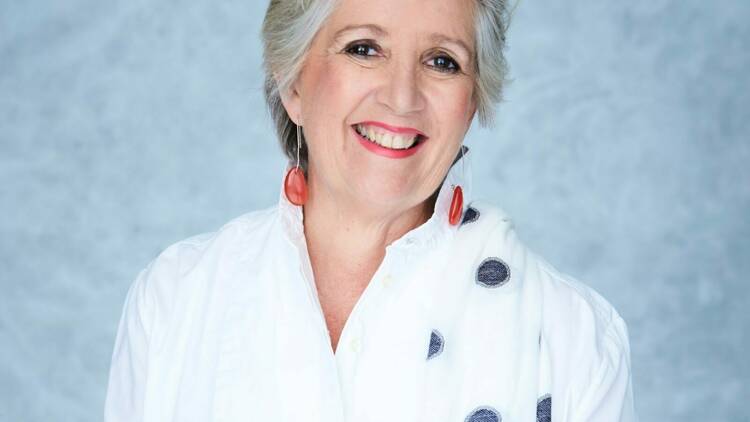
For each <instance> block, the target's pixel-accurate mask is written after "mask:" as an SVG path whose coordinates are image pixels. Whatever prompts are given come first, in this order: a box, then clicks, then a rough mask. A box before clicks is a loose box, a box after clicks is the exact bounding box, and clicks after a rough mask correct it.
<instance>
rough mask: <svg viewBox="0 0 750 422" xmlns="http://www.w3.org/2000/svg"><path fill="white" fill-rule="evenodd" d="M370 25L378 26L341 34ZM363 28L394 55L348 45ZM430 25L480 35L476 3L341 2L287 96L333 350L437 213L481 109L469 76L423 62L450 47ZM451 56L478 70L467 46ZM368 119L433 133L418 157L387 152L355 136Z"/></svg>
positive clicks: (443, 31) (451, 34)
mask: <svg viewBox="0 0 750 422" xmlns="http://www.w3.org/2000/svg"><path fill="white" fill-rule="evenodd" d="M426 9H429V10H426ZM394 10H398V13H394ZM363 23H364V24H366V25H367V24H371V25H377V26H378V27H379V29H375V30H373V29H372V28H369V29H365V30H363V29H361V28H357V29H351V28H350V29H349V30H347V31H346V32H345V33H341V32H340V31H341V29H342V28H345V27H348V26H351V25H358V26H359V25H362V24H363ZM336 34H338V35H339V36H338V38H339V39H338V40H337V39H335V38H336V37H335V36H336ZM361 34H367V37H364V38H367V39H372V40H374V41H375V42H377V43H378V45H379V46H380V47H381V48H383V49H384V50H385V49H386V48H387V52H388V54H382V55H381V56H379V57H376V58H366V59H365V58H360V57H352V56H351V55H349V54H346V53H344V52H342V50H343V49H344V47H345V46H346V45H347V44H348V43H350V42H352V41H356V40H360V39H363V38H362V37H361ZM434 34H440V35H438V38H459V39H463V40H464V42H465V43H466V44H467V45H469V44H471V45H473V42H474V40H473V38H472V37H471V36H469V35H466V34H473V16H472V12H471V7H466V3H465V2H463V1H462V0H432V1H430V7H429V8H425V6H424V0H422V1H418V0H377V1H375V0H372V1H361V0H360V1H356V0H344V1H342V2H341V3H340V4H339V5H338V7H337V9H336V10H334V12H333V14H332V15H331V16H330V18H329V20H328V21H327V23H326V24H325V25H324V26H323V28H321V30H320V31H319V33H318V34H316V36H315V38H314V39H313V42H312V45H311V47H310V50H309V53H308V56H307V58H306V61H305V63H304V64H303V67H302V71H301V73H300V76H299V78H298V79H297V80H296V81H295V82H294V83H293V84H292V87H291V90H290V91H289V92H287V93H284V94H283V95H282V101H283V104H284V107H285V108H286V110H287V112H288V114H289V116H291V117H292V118H293V119H294V120H295V121H296V123H298V124H300V125H301V126H303V127H304V129H303V131H304V135H305V139H306V140H307V146H308V159H309V165H308V177H307V180H308V190H309V199H308V202H307V203H306V204H305V206H304V209H303V214H304V221H305V224H304V228H305V238H306V241H307V246H308V251H309V254H310V262H311V264H312V267H313V274H314V277H315V283H316V286H317V288H318V295H319V299H320V302H321V305H322V306H323V311H324V314H325V316H326V322H327V323H328V326H329V331H330V333H331V338H332V344H333V345H334V349H335V347H336V345H337V342H338V336H339V335H340V332H341V330H342V329H343V325H344V323H345V322H346V320H347V318H348V315H349V313H350V312H351V309H352V308H353V306H354V304H355V303H356V301H357V300H358V298H359V296H360V295H361V293H362V291H363V290H364V289H365V287H366V286H367V284H368V283H369V281H370V280H371V279H372V276H373V274H374V273H375V271H376V270H377V268H378V267H379V266H380V263H381V262H382V260H383V257H384V256H385V247H386V246H387V245H389V244H391V243H392V242H393V241H395V240H396V239H398V238H400V237H401V236H403V235H404V234H405V233H406V232H408V231H409V230H411V229H413V228H415V227H417V226H419V225H421V224H423V223H424V222H425V221H426V220H427V219H428V218H429V216H430V215H431V214H432V209H433V207H434V197H433V193H434V192H435V191H436V190H437V188H438V187H439V185H440V182H441V181H442V180H443V178H444V176H445V175H446V173H447V172H448V169H449V167H450V165H451V164H452V162H453V159H454V158H455V157H456V155H457V154H458V150H459V147H460V145H461V143H462V141H463V138H464V136H465V134H466V132H467V131H468V129H469V125H470V124H471V120H472V118H473V116H474V113H475V111H476V104H475V101H474V95H473V94H474V91H473V90H474V82H475V81H474V79H473V76H472V75H469V74H466V73H463V72H459V73H455V74H448V73H443V72H440V71H438V70H436V69H434V68H431V67H429V66H428V65H426V64H425V58H426V57H428V58H433V57H435V56H434V55H432V56H431V55H430V54H433V53H432V52H434V51H435V50H436V49H440V50H447V49H446V46H445V45H444V44H436V43H435V42H434V41H435V40H436V39H437V38H436V37H435V35H434ZM462 34H463V35H462ZM439 41H444V40H442V39H440V40H439ZM386 46H387V47H386ZM457 48H458V47H457ZM446 52H447V51H446ZM450 55H451V56H452V57H453V59H454V60H456V62H457V63H459V65H460V66H461V67H462V68H464V69H466V68H468V69H471V66H467V65H466V63H465V62H463V60H462V59H461V56H460V55H459V56H456V55H453V54H450ZM448 99H449V100H450V101H448ZM366 120H375V121H382V122H385V123H387V124H391V125H394V126H404V127H414V128H416V129H418V130H421V131H422V132H424V133H426V134H427V135H428V136H429V138H430V139H429V140H428V141H427V142H426V143H425V144H424V145H422V147H421V150H420V151H418V152H417V153H416V154H414V155H412V156H411V157H408V158H403V159H390V158H385V157H382V156H379V155H376V154H374V153H372V152H370V151H368V150H366V149H365V148H363V147H362V145H360V144H359V141H358V140H357V138H356V137H355V135H354V132H353V129H352V128H351V126H352V125H353V124H355V123H359V122H362V121H366Z"/></svg>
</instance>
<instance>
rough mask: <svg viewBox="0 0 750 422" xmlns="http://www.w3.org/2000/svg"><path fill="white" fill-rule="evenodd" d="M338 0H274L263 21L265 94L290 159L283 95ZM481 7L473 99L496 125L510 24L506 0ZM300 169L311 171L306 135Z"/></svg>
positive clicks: (292, 129) (487, 0)
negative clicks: (496, 108) (496, 109)
mask: <svg viewBox="0 0 750 422" xmlns="http://www.w3.org/2000/svg"><path fill="white" fill-rule="evenodd" d="M337 1H338V0H271V2H270V4H269V5H268V9H267V10H266V16H265V18H264V20H263V29H262V36H263V66H264V69H265V72H266V76H265V84H264V93H265V96H266V103H267V105H268V109H269V111H270V113H271V117H272V118H273V121H274V124H275V125H276V133H277V135H278V136H279V140H280V143H281V147H282V149H283V150H284V153H285V154H286V156H287V157H288V158H289V160H291V161H294V160H296V157H297V133H296V125H295V123H294V122H293V121H292V120H291V119H290V118H289V115H288V114H287V112H286V109H285V108H284V105H283V104H282V102H281V94H280V93H281V92H285V91H286V90H288V89H289V87H290V86H291V85H292V83H293V82H294V81H295V79H297V76H298V75H299V73H300V70H301V68H302V65H303V63H304V60H305V56H306V53H307V51H308V49H309V47H310V44H311V43H312V40H313V38H315V35H316V34H317V33H318V31H319V30H320V28H321V27H322V26H323V24H324V23H325V21H326V20H327V19H328V17H329V16H330V14H331V13H332V12H333V10H334V8H335V6H336V3H337ZM473 1H474V2H475V4H476V9H475V23H476V34H475V39H476V41H475V42H476V53H475V60H474V63H476V69H475V70H476V74H477V75H478V77H477V79H476V81H475V82H474V100H475V101H476V103H477V114H478V115H479V123H480V124H481V125H482V126H490V125H492V123H493V117H494V114H495V104H497V103H499V102H500V101H502V94H503V92H502V91H503V86H504V85H505V82H506V76H507V72H508V70H507V64H506V61H505V56H504V54H503V51H504V50H505V33H506V31H507V29H508V24H509V20H510V19H509V10H508V6H507V1H506V0H473ZM302 139H303V142H302V148H301V149H300V151H299V157H300V166H301V167H302V168H303V169H305V170H306V169H307V148H306V146H305V142H304V135H303V136H302Z"/></svg>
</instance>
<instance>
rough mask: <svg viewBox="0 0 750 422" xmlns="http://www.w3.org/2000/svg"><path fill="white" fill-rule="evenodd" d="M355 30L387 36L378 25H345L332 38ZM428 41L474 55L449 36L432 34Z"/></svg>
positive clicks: (462, 44)
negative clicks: (456, 47) (452, 46)
mask: <svg viewBox="0 0 750 422" xmlns="http://www.w3.org/2000/svg"><path fill="white" fill-rule="evenodd" d="M357 29H365V30H368V31H370V32H373V33H374V34H376V35H379V36H387V35H388V31H386V30H385V29H384V28H383V27H382V26H380V25H375V24H363V25H356V24H355V25H347V26H345V27H343V28H341V29H339V30H338V31H336V33H335V34H334V35H333V38H334V39H338V38H339V37H340V36H341V35H343V34H344V33H346V32H349V31H354V30H357ZM428 39H429V40H430V41H431V42H433V43H436V44H441V43H452V44H456V45H458V46H459V47H461V48H463V49H464V50H465V51H466V53H467V54H468V55H469V57H470V58H471V57H472V56H473V54H474V51H473V50H472V49H471V48H470V47H469V46H468V45H467V44H466V43H465V42H464V41H463V40H461V39H458V38H452V37H449V36H447V35H444V34H439V33H434V34H432V35H430V36H429V37H428Z"/></svg>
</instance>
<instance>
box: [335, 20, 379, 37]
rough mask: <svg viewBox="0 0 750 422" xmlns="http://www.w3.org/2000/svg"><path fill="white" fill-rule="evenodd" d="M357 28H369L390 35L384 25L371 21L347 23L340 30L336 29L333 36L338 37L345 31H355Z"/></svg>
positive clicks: (376, 32) (377, 32)
mask: <svg viewBox="0 0 750 422" xmlns="http://www.w3.org/2000/svg"><path fill="white" fill-rule="evenodd" d="M355 29H367V30H369V31H371V32H374V33H375V34H377V35H381V36H383V35H388V31H386V30H385V29H383V27H381V26H379V25H375V24H372V23H370V24H365V25H347V26H345V27H343V28H341V29H339V30H338V31H336V33H335V34H334V35H333V38H338V37H340V36H341V35H342V34H344V33H345V32H349V31H354V30H355Z"/></svg>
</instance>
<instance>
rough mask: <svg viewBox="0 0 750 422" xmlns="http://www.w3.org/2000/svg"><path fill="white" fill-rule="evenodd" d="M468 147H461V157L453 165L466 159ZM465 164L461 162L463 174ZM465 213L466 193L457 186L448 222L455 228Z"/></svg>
mask: <svg viewBox="0 0 750 422" xmlns="http://www.w3.org/2000/svg"><path fill="white" fill-rule="evenodd" d="M467 149H468V147H465V146H463V145H461V151H460V152H459V156H458V157H456V160H455V161H453V164H456V161H458V160H459V159H461V158H464V151H466V150H467ZM464 171H465V170H464V162H463V161H461V173H462V174H463V173H464ZM463 213H464V191H463V189H461V185H456V186H454V187H453V198H451V207H450V208H449V209H448V222H449V223H450V224H451V225H452V226H455V225H456V224H458V221H459V220H460V219H461V215H462V214H463Z"/></svg>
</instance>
